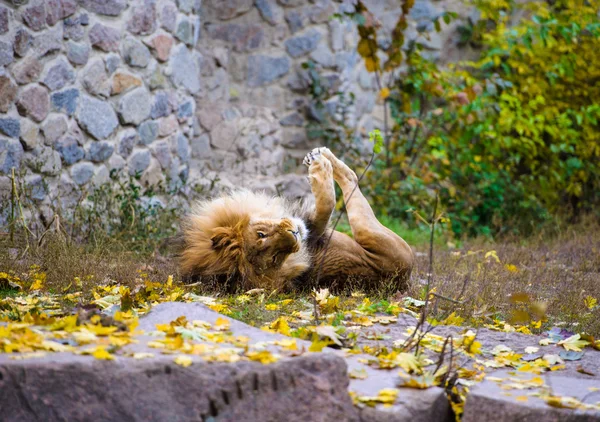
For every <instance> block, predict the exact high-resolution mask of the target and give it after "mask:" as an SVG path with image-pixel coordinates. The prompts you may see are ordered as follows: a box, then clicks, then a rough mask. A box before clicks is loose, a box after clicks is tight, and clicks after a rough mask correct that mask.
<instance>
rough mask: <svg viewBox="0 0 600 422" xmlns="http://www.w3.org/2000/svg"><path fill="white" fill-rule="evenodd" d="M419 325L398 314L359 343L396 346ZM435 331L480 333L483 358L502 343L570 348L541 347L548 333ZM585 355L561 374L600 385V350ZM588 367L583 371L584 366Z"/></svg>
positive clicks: (439, 331) (520, 348) (520, 349)
mask: <svg viewBox="0 0 600 422" xmlns="http://www.w3.org/2000/svg"><path fill="white" fill-rule="evenodd" d="M416 324H417V320H416V318H414V317H412V316H410V315H407V314H400V315H398V321H397V322H396V323H395V324H390V325H374V326H372V327H368V328H365V329H364V330H361V332H360V334H359V337H358V344H359V346H361V347H362V346H364V345H368V346H372V347H374V346H385V347H388V348H391V347H393V342H394V341H395V340H398V339H404V338H406V329H407V328H409V327H414V326H415V325H416ZM431 328H432V329H431V331H430V333H431V334H435V335H437V336H441V337H447V336H452V337H455V338H458V337H460V335H461V333H464V332H465V331H467V330H469V329H470V330H472V331H474V332H476V333H477V337H476V340H477V341H478V342H480V343H481V352H482V354H481V355H479V356H478V357H479V358H482V359H493V357H494V356H493V355H492V353H491V351H492V350H493V349H494V347H496V346H499V345H502V346H506V347H508V348H510V349H511V350H513V351H514V352H516V353H519V354H522V355H525V354H526V352H525V348H526V347H537V348H538V349H539V350H538V351H537V352H536V355H539V356H540V357H541V356H542V355H546V354H550V355H559V354H560V353H561V352H566V350H565V349H564V348H563V347H562V346H559V345H556V344H550V345H548V346H540V343H539V342H540V340H542V339H547V338H548V337H547V336H544V335H530V334H522V333H518V332H503V331H496V330H491V329H488V328H480V329H474V328H469V327H458V326H453V325H438V326H435V327H431ZM377 336H383V337H384V338H383V339H381V340H372V339H373V338H375V337H377ZM583 351H584V354H583V356H582V357H581V359H578V360H574V361H569V360H565V362H564V364H565V369H563V370H561V371H560V372H558V373H557V374H560V376H563V377H572V378H579V379H584V380H595V381H596V382H597V383H598V386H599V387H600V351H598V350H594V349H592V348H591V347H586V348H584V349H583ZM582 368H583V369H584V371H583V372H585V373H583V372H582V371H581V369H582Z"/></svg>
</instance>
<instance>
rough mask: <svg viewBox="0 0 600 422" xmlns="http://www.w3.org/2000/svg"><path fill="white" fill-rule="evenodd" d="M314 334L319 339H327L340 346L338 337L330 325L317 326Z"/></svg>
mask: <svg viewBox="0 0 600 422" xmlns="http://www.w3.org/2000/svg"><path fill="white" fill-rule="evenodd" d="M315 332H316V333H317V334H318V335H320V336H321V337H327V338H329V339H330V340H331V341H333V342H334V343H335V344H337V345H338V346H340V347H341V346H342V342H341V341H340V336H339V335H338V334H337V333H336V332H335V327H334V326H332V325H319V326H318V327H317V328H315Z"/></svg>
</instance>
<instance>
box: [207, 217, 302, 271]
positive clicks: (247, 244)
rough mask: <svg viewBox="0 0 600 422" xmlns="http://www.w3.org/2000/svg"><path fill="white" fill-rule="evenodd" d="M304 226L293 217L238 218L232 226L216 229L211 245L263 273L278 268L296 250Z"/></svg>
mask: <svg viewBox="0 0 600 422" xmlns="http://www.w3.org/2000/svg"><path fill="white" fill-rule="evenodd" d="M305 237H306V227H305V225H304V223H303V222H302V221H301V220H299V219H295V218H281V219H256V220H245V221H241V222H240V223H238V225H236V227H234V228H232V229H229V228H228V229H226V230H219V229H216V230H215V233H214V235H213V236H212V238H211V240H212V246H213V248H214V249H215V250H216V251H222V250H223V249H228V250H229V251H230V252H237V253H235V254H228V255H229V256H231V255H237V256H238V257H243V258H242V259H243V261H244V262H245V263H247V264H249V265H250V266H251V267H252V270H253V272H254V273H255V274H263V273H265V272H267V271H269V270H275V269H278V268H279V267H281V265H282V264H283V262H284V261H285V260H286V258H288V257H289V255H290V254H293V253H296V252H298V251H300V249H301V247H302V243H303V241H304V238H305Z"/></svg>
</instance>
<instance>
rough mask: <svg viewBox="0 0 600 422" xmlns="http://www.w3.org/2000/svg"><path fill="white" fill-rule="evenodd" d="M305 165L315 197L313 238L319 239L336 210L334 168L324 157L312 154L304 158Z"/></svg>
mask: <svg viewBox="0 0 600 422" xmlns="http://www.w3.org/2000/svg"><path fill="white" fill-rule="evenodd" d="M303 163H304V165H306V166H307V167H308V181H309V183H310V188H311V191H312V193H313V195H314V197H315V210H314V214H313V215H312V224H313V225H312V233H311V236H312V237H313V238H314V239H318V238H319V237H321V236H322V235H323V233H324V232H325V229H326V228H327V225H328V223H329V219H330V218H331V214H332V213H333V209H334V208H335V187H334V184H333V183H334V182H333V166H332V165H331V162H330V161H329V160H328V159H327V158H325V157H324V156H323V155H321V154H316V155H313V154H312V153H309V154H308V155H307V156H306V157H305V158H304V161H303Z"/></svg>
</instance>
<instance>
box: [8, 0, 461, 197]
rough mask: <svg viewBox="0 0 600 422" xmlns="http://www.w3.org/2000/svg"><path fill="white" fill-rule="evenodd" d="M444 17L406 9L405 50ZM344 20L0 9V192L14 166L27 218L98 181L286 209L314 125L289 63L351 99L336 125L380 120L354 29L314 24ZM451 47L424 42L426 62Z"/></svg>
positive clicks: (191, 8)
mask: <svg viewBox="0 0 600 422" xmlns="http://www.w3.org/2000/svg"><path fill="white" fill-rule="evenodd" d="M366 3H367V4H368V6H369V7H370V9H371V10H372V11H373V12H374V13H375V14H376V16H377V17H378V18H379V19H380V20H381V21H382V23H383V26H384V32H385V28H388V29H389V28H390V27H391V26H393V25H394V24H395V22H396V20H397V18H398V15H399V13H400V8H399V4H398V2H397V1H392V0H369V1H367V2H366ZM444 5H445V3H440V4H437V5H435V6H434V5H433V4H432V3H430V2H429V1H427V0H426V1H417V2H416V5H415V7H414V8H413V12H412V18H413V22H411V25H412V28H414V36H415V37H417V36H418V32H417V31H416V28H417V27H418V26H419V25H423V24H425V25H427V24H428V23H427V22H429V20H430V19H431V17H432V16H435V15H436V14H437V13H439V11H440V10H441V8H442V7H446V6H444ZM352 9H353V5H352V2H351V1H343V2H336V1H332V0H311V1H307V0H277V1H276V0H205V1H204V2H201V0H134V1H126V0H29V1H27V0H13V1H10V2H9V1H2V2H1V3H0V66H1V68H0V113H2V115H1V116H0V190H2V191H3V192H4V193H6V192H7V191H8V189H9V188H8V185H9V179H8V177H7V175H8V174H9V173H10V171H11V168H13V167H14V168H16V170H17V173H18V174H19V175H20V177H21V180H23V181H24V183H25V185H26V186H27V187H28V189H29V191H30V192H31V197H32V198H33V199H34V200H36V201H38V202H39V204H40V205H44V204H45V205H47V206H53V207H57V206H58V207H61V208H66V209H68V208H70V207H73V206H74V205H75V204H76V203H77V201H78V200H79V198H80V196H81V193H82V192H89V191H90V190H91V189H94V187H95V186H98V185H101V184H103V183H108V182H109V181H110V179H109V174H110V173H111V172H113V171H114V172H116V173H117V174H120V175H128V174H129V175H134V174H141V182H142V183H143V184H146V185H153V184H158V183H161V182H162V185H163V186H167V187H168V188H169V189H170V190H177V189H178V190H179V192H180V194H181V195H179V196H180V197H183V198H184V199H186V198H190V197H192V196H193V194H194V192H198V191H203V192H206V189H208V188H212V187H215V186H216V187H233V186H247V187H251V188H262V189H266V190H269V191H272V192H277V191H286V192H287V193H290V194H291V195H292V196H302V195H303V194H305V193H306V192H307V191H308V184H307V183H306V181H305V180H304V178H303V177H302V176H300V175H299V174H296V175H295V174H293V173H294V171H295V170H297V168H298V164H299V161H300V159H301V157H302V156H303V155H304V154H305V153H306V152H307V150H309V149H310V148H312V147H314V146H316V145H315V143H318V141H315V142H310V141H309V140H308V139H307V137H306V133H305V129H304V127H305V124H306V122H307V120H308V119H311V118H312V119H318V118H319V116H318V115H316V113H315V111H314V108H313V107H312V105H311V98H310V96H309V95H308V88H309V78H308V76H307V74H306V71H305V70H303V69H302V67H301V65H302V63H303V62H305V61H307V60H309V59H310V60H312V61H313V62H315V63H316V64H317V66H318V67H319V69H320V73H321V74H322V75H323V77H324V79H325V80H326V81H327V84H328V86H329V89H331V90H334V91H343V92H348V93H349V92H353V93H354V94H355V97H356V102H355V104H354V106H353V107H352V108H351V109H349V110H344V116H343V118H345V119H346V122H347V123H349V124H351V125H354V126H356V127H358V128H359V133H361V131H362V133H365V132H366V131H368V130H370V129H371V128H372V127H375V126H379V125H380V121H381V118H382V107H381V104H378V101H377V100H378V96H377V90H376V87H375V82H374V79H373V76H372V75H371V74H369V73H368V72H366V70H365V69H364V66H363V65H362V63H361V60H360V58H359V56H358V54H357V53H356V42H357V35H356V31H355V28H354V27H353V25H352V24H351V23H344V22H341V21H339V20H335V19H333V20H332V19H330V17H331V15H332V14H333V13H336V12H344V11H350V10H352ZM444 34H445V35H444ZM451 36H452V31H445V32H444V33H442V35H441V36H438V38H436V39H433V40H426V41H425V42H427V43H428V46H430V47H431V52H432V54H438V51H439V50H440V49H441V47H442V45H444V44H446V45H447V44H448V39H449V38H448V37H451ZM384 42H385V41H384ZM445 50H446V51H450V50H449V49H445ZM328 108H329V109H331V110H332V111H333V112H335V110H336V103H335V101H332V102H331V104H328ZM288 173H289V174H288Z"/></svg>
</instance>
